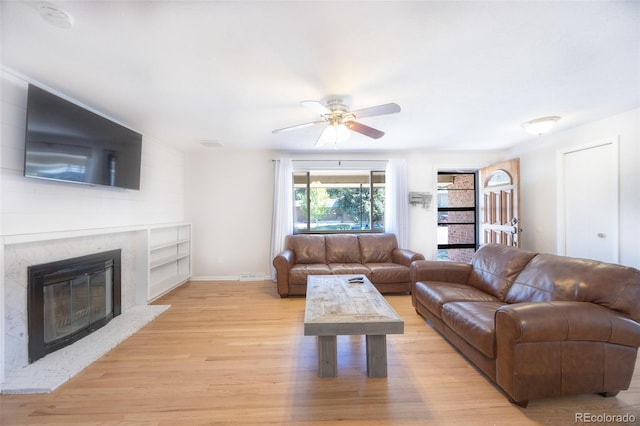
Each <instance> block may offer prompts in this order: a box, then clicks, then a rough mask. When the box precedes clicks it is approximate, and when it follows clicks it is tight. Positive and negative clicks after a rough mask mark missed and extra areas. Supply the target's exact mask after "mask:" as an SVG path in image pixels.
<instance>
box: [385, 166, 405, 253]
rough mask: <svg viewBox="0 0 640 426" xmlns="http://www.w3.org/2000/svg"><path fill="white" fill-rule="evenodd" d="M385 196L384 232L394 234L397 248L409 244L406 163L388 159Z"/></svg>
mask: <svg viewBox="0 0 640 426" xmlns="http://www.w3.org/2000/svg"><path fill="white" fill-rule="evenodd" d="M385 179H386V185H385V187H386V196H385V206H384V227H385V231H386V232H389V233H393V234H396V238H397V239H398V246H399V247H401V248H406V247H407V244H408V243H409V226H408V222H409V201H408V198H407V197H408V192H407V161H406V160H404V159H390V160H389V162H388V163H387V170H386V172H385Z"/></svg>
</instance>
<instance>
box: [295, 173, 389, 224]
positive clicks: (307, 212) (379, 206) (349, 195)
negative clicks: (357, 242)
mask: <svg viewBox="0 0 640 426" xmlns="http://www.w3.org/2000/svg"><path fill="white" fill-rule="evenodd" d="M293 198H294V208H295V212H294V220H295V227H294V232H296V233H322V232H327V233H337V232H383V231H384V203H385V172H384V171H371V170H316V171H307V172H294V173H293Z"/></svg>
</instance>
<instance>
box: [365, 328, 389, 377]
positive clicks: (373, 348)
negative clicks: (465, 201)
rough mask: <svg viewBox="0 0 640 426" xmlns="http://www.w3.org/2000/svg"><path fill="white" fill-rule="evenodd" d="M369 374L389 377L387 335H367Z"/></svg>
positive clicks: (370, 375)
mask: <svg viewBox="0 0 640 426" xmlns="http://www.w3.org/2000/svg"><path fill="white" fill-rule="evenodd" d="M367 376H369V377H387V336H386V335H384V334H383V335H375V336H374V335H367Z"/></svg>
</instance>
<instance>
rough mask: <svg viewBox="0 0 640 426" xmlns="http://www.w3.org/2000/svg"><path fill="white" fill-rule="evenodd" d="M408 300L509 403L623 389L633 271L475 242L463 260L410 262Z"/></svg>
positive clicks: (634, 329) (639, 285)
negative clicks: (470, 254) (477, 245)
mask: <svg viewBox="0 0 640 426" xmlns="http://www.w3.org/2000/svg"><path fill="white" fill-rule="evenodd" d="M411 281H412V293H411V295H412V296H411V297H412V303H413V306H414V307H415V309H416V311H417V312H418V313H419V314H420V315H422V316H423V317H424V318H425V319H427V320H428V321H429V322H430V323H431V325H432V326H433V327H434V328H435V329H436V330H438V331H439V332H440V333H441V334H442V335H443V336H444V337H445V338H446V339H447V340H448V341H449V342H450V343H451V344H452V345H453V346H454V347H456V348H457V349H458V350H459V351H460V352H462V353H463V354H464V355H465V356H466V357H467V358H468V359H469V360H470V361H471V362H472V363H473V364H475V365H476V366H477V367H478V368H479V369H480V370H481V371H482V372H484V373H485V374H486V375H487V376H488V377H489V378H490V379H491V380H493V381H494V382H495V383H496V384H497V385H498V386H499V387H500V388H501V389H502V390H503V391H504V392H505V393H506V394H507V395H508V398H509V400H510V401H511V402H513V403H516V404H518V405H520V406H523V407H526V405H527V403H528V401H529V400H533V399H542V398H549V397H558V396H564V395H576V394H586V393H600V394H602V395H603V396H613V395H616V394H617V393H618V392H619V391H620V390H625V389H628V388H629V384H630V382H631V377H632V376H633V370H634V367H635V362H636V355H637V351H638V347H639V346H640V271H638V270H637V269H634V268H630V267H625V266H621V265H614V264H609V263H602V262H597V261H593V260H584V259H576V258H570V257H563V256H556V255H551V254H541V253H540V254H539V253H535V252H531V251H526V250H522V249H518V248H514V247H508V246H502V245H495V244H490V245H485V246H482V247H481V248H480V249H479V250H478V251H477V252H476V253H475V255H474V256H473V259H472V261H471V263H470V264H466V263H457V262H441V261H440V262H439V261H418V262H414V263H413V264H412V265H411Z"/></svg>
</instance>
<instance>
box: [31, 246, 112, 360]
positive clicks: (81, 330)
mask: <svg viewBox="0 0 640 426" xmlns="http://www.w3.org/2000/svg"><path fill="white" fill-rule="evenodd" d="M120 252H121V251H120V250H111V251H106V252H102V253H96V254H90V255H87V256H81V257H75V258H72V259H65V260H60V261H56V262H50V263H45V264H41V265H33V266H29V267H28V277H29V281H28V301H27V304H28V306H27V312H28V322H29V324H28V331H29V362H30V363H32V362H35V361H37V360H38V359H40V358H42V357H43V356H45V355H46V354H49V353H51V352H54V351H57V350H58V349H61V348H63V347H65V346H68V345H70V344H72V343H74V342H76V341H78V340H80V339H82V338H83V337H85V336H87V335H88V334H90V333H92V332H94V331H95V330H97V329H99V328H100V327H102V326H104V325H105V324H107V323H108V322H109V321H110V320H111V319H113V318H114V317H116V316H118V315H120V312H121V305H120Z"/></svg>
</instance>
